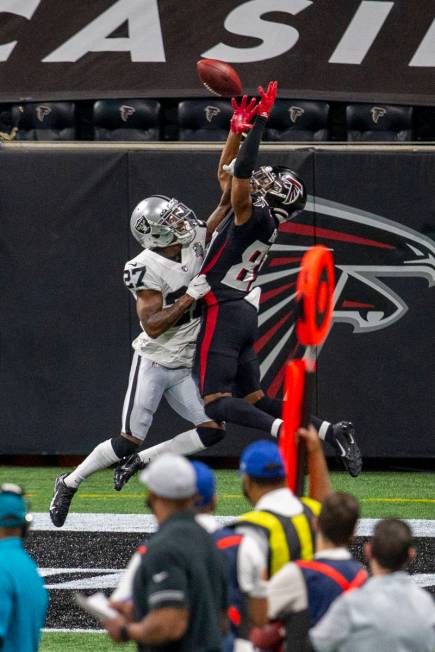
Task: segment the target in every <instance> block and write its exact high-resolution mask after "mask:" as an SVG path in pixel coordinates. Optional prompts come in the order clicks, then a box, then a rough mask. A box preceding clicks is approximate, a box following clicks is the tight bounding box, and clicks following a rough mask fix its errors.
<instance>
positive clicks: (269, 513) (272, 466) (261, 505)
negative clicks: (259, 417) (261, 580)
mask: <svg viewBox="0 0 435 652" xmlns="http://www.w3.org/2000/svg"><path fill="white" fill-rule="evenodd" d="M298 436H299V437H300V438H301V439H303V440H304V441H305V442H306V448H307V464H308V472H309V497H305V496H304V497H302V498H297V497H296V496H295V495H294V494H293V493H292V492H291V491H290V489H289V488H288V487H287V484H286V471H285V466H284V461H283V459H282V456H281V453H280V450H279V448H278V446H277V445H276V444H275V442H272V441H269V440H266V439H262V440H259V441H256V442H254V443H252V444H250V445H249V446H248V447H247V448H245V450H244V451H243V453H242V456H241V458H240V472H241V474H242V482H243V493H244V494H245V496H246V497H247V499H248V500H249V502H250V503H251V504H252V505H253V506H254V510H253V511H251V512H248V513H246V514H243V515H242V516H241V517H240V519H239V522H238V525H237V531H239V532H242V533H246V532H249V533H250V534H251V536H255V538H256V540H257V541H258V543H259V546H260V548H261V550H262V554H263V565H264V569H265V570H266V573H267V577H268V578H270V577H272V576H273V575H274V574H275V573H277V572H278V571H279V570H280V569H281V568H282V567H283V566H284V564H286V563H287V562H288V561H290V560H292V561H293V560H295V559H312V557H313V553H314V528H313V517H314V516H317V515H318V514H319V512H320V502H321V501H322V500H323V499H324V498H326V496H328V495H329V494H330V493H331V491H332V489H331V484H330V481H329V474H328V469H327V466H326V460H325V456H324V453H323V449H322V445H321V442H320V440H319V437H318V435H317V432H316V430H315V429H314V427H313V426H310V427H309V428H308V429H305V428H300V429H299V430H298Z"/></svg>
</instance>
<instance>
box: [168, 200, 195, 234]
mask: <svg viewBox="0 0 435 652" xmlns="http://www.w3.org/2000/svg"><path fill="white" fill-rule="evenodd" d="M196 224H197V219H196V215H195V213H194V212H193V211H192V209H190V208H188V207H187V206H186V205H185V204H183V203H182V202H180V201H178V200H177V199H170V200H169V202H168V206H167V208H166V210H164V211H162V214H161V220H160V225H161V226H162V227H167V228H168V229H169V230H170V232H171V233H173V235H174V236H175V239H176V241H177V242H178V243H180V244H181V245H188V244H190V243H191V242H192V240H193V239H194V237H195V226H196Z"/></svg>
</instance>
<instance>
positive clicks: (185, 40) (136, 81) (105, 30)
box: [0, 0, 435, 105]
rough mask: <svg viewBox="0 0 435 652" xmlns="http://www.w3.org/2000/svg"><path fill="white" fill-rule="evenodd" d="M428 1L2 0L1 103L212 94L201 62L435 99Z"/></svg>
mask: <svg viewBox="0 0 435 652" xmlns="http://www.w3.org/2000/svg"><path fill="white" fill-rule="evenodd" d="M434 40H435V22H434V5H433V0H419V1H418V3H417V2H416V0H390V1H388V0H370V1H368V0H315V1H314V0H236V1H235V0H219V2H216V1H215V0H201V2H198V1H197V0H184V1H183V2H179V0H164V1H163V0H93V2H88V1H87V0H74V2H62V3H60V2H59V1H58V0H27V1H26V2H23V1H22V0H0V101H8V102H9V101H25V100H52V99H84V98H90V99H98V98H106V97H108V98H110V97H125V98H132V97H156V98H162V97H191V96H207V95H208V91H206V90H205V89H204V87H202V85H201V84H200V82H199V80H198V78H197V75H196V68H195V64H196V61H197V60H198V59H200V58H204V57H206V58H214V59H222V60H224V61H227V62H229V63H231V64H233V65H234V66H235V67H236V69H237V71H238V72H239V74H240V77H241V79H242V81H243V83H244V87H245V90H246V91H247V92H249V93H256V92H257V85H258V84H264V83H267V82H268V81H269V80H270V79H277V80H278V82H279V88H280V96H281V97H288V98H295V99H298V98H299V99H328V100H342V101H368V102H378V101H382V102H396V103H405V104H429V105H430V104H435V88H434V83H433V75H434V67H435V54H434V48H433V42H434Z"/></svg>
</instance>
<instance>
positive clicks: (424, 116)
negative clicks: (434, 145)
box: [414, 106, 435, 142]
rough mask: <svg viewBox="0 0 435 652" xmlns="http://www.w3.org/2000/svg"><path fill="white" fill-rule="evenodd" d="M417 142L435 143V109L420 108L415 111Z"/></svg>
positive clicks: (428, 107)
mask: <svg viewBox="0 0 435 652" xmlns="http://www.w3.org/2000/svg"><path fill="white" fill-rule="evenodd" d="M414 119H415V137H416V140H424V141H426V142H434V141H435V107H433V106H418V107H416V108H415V109H414Z"/></svg>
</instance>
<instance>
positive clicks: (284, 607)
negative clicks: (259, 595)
mask: <svg viewBox="0 0 435 652" xmlns="http://www.w3.org/2000/svg"><path fill="white" fill-rule="evenodd" d="M267 602H268V616H269V618H271V619H275V618H279V617H280V616H283V615H286V614H291V613H294V612H296V611H303V610H304V609H306V608H307V607H308V599H307V589H306V585H305V581H304V578H303V575H302V573H301V571H300V569H299V568H298V567H297V566H296V565H295V564H286V565H285V566H283V568H281V570H280V571H278V572H277V573H276V574H275V575H274V576H273V577H272V578H271V579H270V581H269V582H268V586H267Z"/></svg>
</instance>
